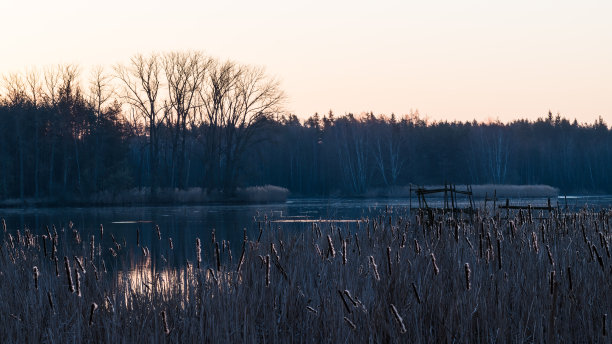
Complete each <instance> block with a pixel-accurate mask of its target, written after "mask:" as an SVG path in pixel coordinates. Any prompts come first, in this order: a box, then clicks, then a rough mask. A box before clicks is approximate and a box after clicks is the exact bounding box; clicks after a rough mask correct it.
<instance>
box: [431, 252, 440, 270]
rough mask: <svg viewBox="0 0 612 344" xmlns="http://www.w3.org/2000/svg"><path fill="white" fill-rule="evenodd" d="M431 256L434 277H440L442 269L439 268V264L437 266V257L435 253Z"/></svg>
mask: <svg viewBox="0 0 612 344" xmlns="http://www.w3.org/2000/svg"><path fill="white" fill-rule="evenodd" d="M430 255H431V262H432V264H433V270H434V275H438V273H440V269H439V268H438V264H436V255H435V254H433V252H432V253H431V254H430Z"/></svg>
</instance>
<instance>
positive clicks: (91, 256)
mask: <svg viewBox="0 0 612 344" xmlns="http://www.w3.org/2000/svg"><path fill="white" fill-rule="evenodd" d="M95 255H96V244H95V239H94V236H93V235H92V236H91V240H90V241H89V260H91V261H92V262H93V260H94V257H95Z"/></svg>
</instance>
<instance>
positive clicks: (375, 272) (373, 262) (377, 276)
mask: <svg viewBox="0 0 612 344" xmlns="http://www.w3.org/2000/svg"><path fill="white" fill-rule="evenodd" d="M370 264H371V265H372V270H374V277H375V278H376V280H377V281H380V275H379V274H378V266H377V265H376V262H375V261H374V256H370Z"/></svg>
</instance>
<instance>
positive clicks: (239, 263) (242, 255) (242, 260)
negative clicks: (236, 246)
mask: <svg viewBox="0 0 612 344" xmlns="http://www.w3.org/2000/svg"><path fill="white" fill-rule="evenodd" d="M246 243H247V239H246V230H245V233H244V241H243V242H242V253H240V260H239V261H238V268H237V269H236V272H240V267H241V266H242V263H244V253H245V251H246Z"/></svg>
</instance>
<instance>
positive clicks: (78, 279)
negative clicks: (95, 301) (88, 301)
mask: <svg viewBox="0 0 612 344" xmlns="http://www.w3.org/2000/svg"><path fill="white" fill-rule="evenodd" d="M74 272H75V275H76V278H75V279H76V294H77V296H78V297H81V274H80V273H79V270H77V269H74Z"/></svg>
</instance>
